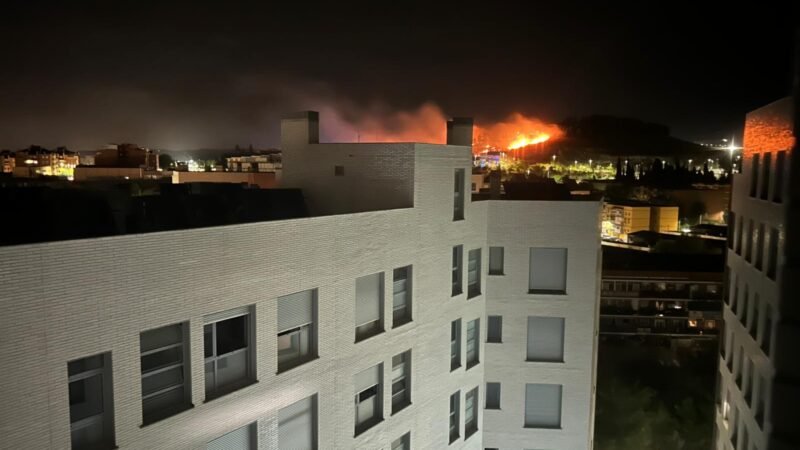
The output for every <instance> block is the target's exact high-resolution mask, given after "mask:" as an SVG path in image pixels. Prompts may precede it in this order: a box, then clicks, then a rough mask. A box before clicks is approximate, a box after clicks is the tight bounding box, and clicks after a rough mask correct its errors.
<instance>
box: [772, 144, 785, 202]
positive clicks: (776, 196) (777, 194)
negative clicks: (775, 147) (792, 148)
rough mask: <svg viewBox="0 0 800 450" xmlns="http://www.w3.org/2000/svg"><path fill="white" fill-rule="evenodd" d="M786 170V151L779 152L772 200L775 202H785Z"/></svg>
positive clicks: (776, 159) (776, 160)
mask: <svg viewBox="0 0 800 450" xmlns="http://www.w3.org/2000/svg"><path fill="white" fill-rule="evenodd" d="M785 170H786V151H785V150H781V151H779V152H778V157H777V158H775V188H774V189H773V190H772V201H773V202H775V203H781V202H783V176H784V175H783V172H784V171H785Z"/></svg>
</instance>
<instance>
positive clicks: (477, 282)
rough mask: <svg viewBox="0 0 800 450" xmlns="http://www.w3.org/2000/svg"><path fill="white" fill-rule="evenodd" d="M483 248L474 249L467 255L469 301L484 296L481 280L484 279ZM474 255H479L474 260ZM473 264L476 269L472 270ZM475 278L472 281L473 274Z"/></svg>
mask: <svg viewBox="0 0 800 450" xmlns="http://www.w3.org/2000/svg"><path fill="white" fill-rule="evenodd" d="M481 250H482V249H481V248H474V249H472V250H470V251H469V253H468V255H467V300H469V299H471V298H475V297H478V296H480V295H481V294H482V286H481V278H482V275H483V273H482V258H483V257H482V255H481ZM473 255H477V257H476V258H474V259H473ZM473 262H474V264H475V268H474V269H473V268H472V265H473ZM473 273H474V274H475V275H474V278H473V279H471V277H472V274H473Z"/></svg>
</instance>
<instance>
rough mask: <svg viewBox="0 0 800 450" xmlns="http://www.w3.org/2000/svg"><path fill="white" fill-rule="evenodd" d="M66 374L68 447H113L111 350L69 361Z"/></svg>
mask: <svg viewBox="0 0 800 450" xmlns="http://www.w3.org/2000/svg"><path fill="white" fill-rule="evenodd" d="M67 374H68V376H69V423H70V434H71V438H72V448H74V449H76V450H77V449H89V448H91V449H111V448H115V445H114V405H113V403H112V400H111V398H112V390H111V353H102V354H100V355H95V356H90V357H88V358H82V359H76V360H74V361H70V362H69V363H68V364H67Z"/></svg>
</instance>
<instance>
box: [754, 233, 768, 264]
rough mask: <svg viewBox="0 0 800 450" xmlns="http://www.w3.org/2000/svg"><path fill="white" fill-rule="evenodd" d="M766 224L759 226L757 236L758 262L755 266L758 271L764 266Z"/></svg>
mask: <svg viewBox="0 0 800 450" xmlns="http://www.w3.org/2000/svg"><path fill="white" fill-rule="evenodd" d="M765 237H766V236H765V235H764V224H763V223H760V224H758V233H757V234H756V235H755V246H756V262H755V266H756V269H758V270H761V268H762V266H763V264H764V240H765V239H764V238H765Z"/></svg>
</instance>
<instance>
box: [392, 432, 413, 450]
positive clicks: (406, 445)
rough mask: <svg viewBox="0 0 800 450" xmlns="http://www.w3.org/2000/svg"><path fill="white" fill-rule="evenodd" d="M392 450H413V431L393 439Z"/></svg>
mask: <svg viewBox="0 0 800 450" xmlns="http://www.w3.org/2000/svg"><path fill="white" fill-rule="evenodd" d="M392 450H411V432H410V431H409V432H408V433H406V434H404V435H402V436H400V437H399V438H397V439H395V440H394V441H392Z"/></svg>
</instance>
